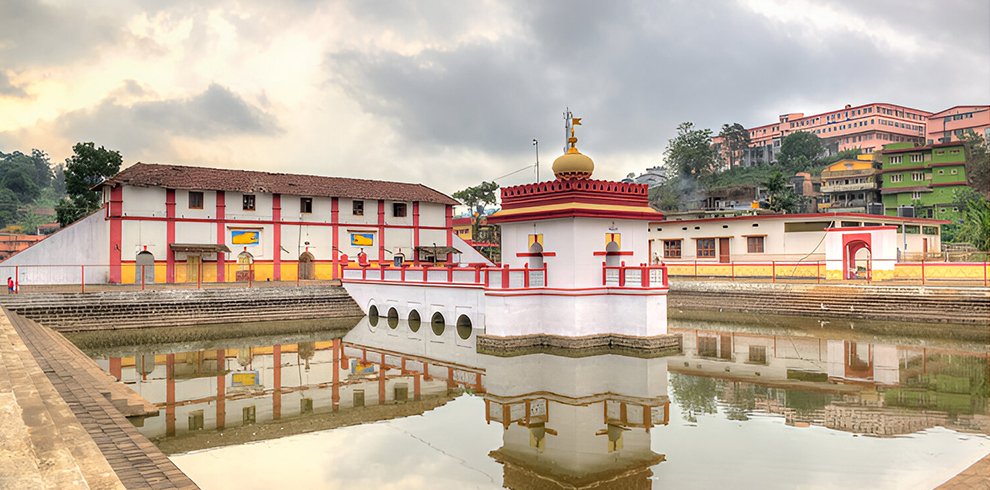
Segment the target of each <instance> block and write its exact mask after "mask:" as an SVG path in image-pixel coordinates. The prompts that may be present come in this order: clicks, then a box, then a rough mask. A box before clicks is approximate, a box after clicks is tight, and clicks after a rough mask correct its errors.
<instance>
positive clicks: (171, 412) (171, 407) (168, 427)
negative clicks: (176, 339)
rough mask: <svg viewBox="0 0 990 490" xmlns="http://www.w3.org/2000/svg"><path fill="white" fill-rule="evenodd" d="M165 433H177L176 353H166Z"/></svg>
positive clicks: (169, 434) (171, 434)
mask: <svg viewBox="0 0 990 490" xmlns="http://www.w3.org/2000/svg"><path fill="white" fill-rule="evenodd" d="M165 435H167V436H174V435H175V354H166V355H165Z"/></svg>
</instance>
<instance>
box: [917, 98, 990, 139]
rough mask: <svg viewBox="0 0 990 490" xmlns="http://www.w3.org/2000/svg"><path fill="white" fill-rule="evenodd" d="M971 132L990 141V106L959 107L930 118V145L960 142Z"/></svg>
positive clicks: (937, 113)
mask: <svg viewBox="0 0 990 490" xmlns="http://www.w3.org/2000/svg"><path fill="white" fill-rule="evenodd" d="M969 132H972V133H973V134H976V135H979V136H982V137H983V139H984V140H986V141H990V105H957V106H955V107H950V108H948V109H946V110H944V111H942V112H936V113H935V114H932V115H931V117H929V118H928V144H933V143H951V142H953V141H960V140H961V139H962V137H963V136H964V135H965V134H966V133H969Z"/></svg>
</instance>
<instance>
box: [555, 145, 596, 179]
mask: <svg viewBox="0 0 990 490" xmlns="http://www.w3.org/2000/svg"><path fill="white" fill-rule="evenodd" d="M594 171H595V162H593V161H592V160H591V158H588V156H587V155H585V154H583V153H581V152H579V151H578V150H577V148H575V147H574V146H573V143H572V145H571V147H570V148H568V149H567V153H564V154H563V155H561V156H559V157H557V159H556V160H554V161H553V174H554V175H555V176H556V177H557V179H558V180H570V179H587V178H590V177H591V173H592V172H594Z"/></svg>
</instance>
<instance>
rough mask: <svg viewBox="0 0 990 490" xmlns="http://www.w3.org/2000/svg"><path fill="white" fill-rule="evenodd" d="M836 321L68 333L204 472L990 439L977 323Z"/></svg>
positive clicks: (805, 474) (798, 468) (839, 481)
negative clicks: (139, 341) (651, 340)
mask: <svg viewBox="0 0 990 490" xmlns="http://www.w3.org/2000/svg"><path fill="white" fill-rule="evenodd" d="M795 322H797V320H795ZM785 323H786V322H785ZM844 324H848V325H844V328H843V329H841V330H840V329H830V328H829V327H828V326H826V325H824V324H819V325H813V326H811V327H807V326H804V327H802V328H792V327H791V326H788V325H781V324H780V323H779V322H767V323H764V324H762V325H757V324H733V323H725V322H710V321H691V320H672V321H671V328H670V331H671V332H672V333H679V334H681V335H682V336H683V352H682V353H681V354H680V355H675V356H667V357H660V358H653V359H643V358H636V357H629V356H620V355H599V356H591V357H567V356H564V355H555V354H531V355H523V356H515V357H497V356H490V355H483V354H479V353H477V352H476V350H475V344H474V339H475V337H476V334H477V333H479V332H478V331H475V332H474V334H472V335H465V333H464V332H461V334H460V335H458V332H457V331H456V329H455V328H452V327H447V328H446V329H442V328H441V329H434V328H431V326H430V325H424V326H423V328H420V325H419V324H414V325H409V324H408V323H406V322H403V321H388V320H387V319H385V318H382V319H378V320H377V321H371V320H369V319H367V318H366V319H364V320H361V321H360V322H359V323H358V324H357V325H356V326H355V327H354V328H353V329H351V330H349V331H346V332H345V331H339V330H338V331H325V332H311V333H302V334H293V335H283V336H267V337H251V338H244V339H221V340H211V341H203V342H187V343H181V344H180V343H174V344H154V345H151V344H149V345H131V346H124V347H108V348H87V347H85V344H84V343H83V344H82V345H83V347H84V350H85V351H87V352H88V353H89V354H90V355H91V356H93V357H94V358H95V359H97V362H98V363H99V364H100V365H101V366H102V367H104V368H105V369H106V370H107V371H108V372H110V373H111V374H112V375H114V376H115V377H117V378H118V379H121V380H122V381H123V382H125V383H127V384H128V385H130V386H131V387H132V388H133V389H134V390H135V391H137V392H138V393H140V394H141V395H143V396H144V397H145V398H147V399H148V400H149V401H150V402H152V403H154V404H156V405H157V406H159V407H160V409H161V410H160V413H159V415H158V416H157V417H149V418H146V419H143V420H140V421H135V423H136V425H138V429H139V430H140V431H141V432H142V433H143V434H145V435H146V436H147V437H149V438H150V439H151V440H153V441H154V442H155V443H156V444H158V445H159V447H161V448H162V450H163V451H165V452H166V453H168V454H170V456H171V458H172V459H173V461H175V463H176V464H177V465H178V466H179V467H180V468H181V469H182V470H183V471H185V472H186V474H188V475H189V476H190V477H191V478H192V479H193V480H194V481H196V482H197V483H198V484H199V485H201V486H202V487H203V488H208V489H209V488H232V487H234V488H238V489H250V488H281V487H285V486H287V485H288V484H291V485H293V486H297V485H298V486H308V487H310V488H344V487H350V488H355V487H365V488H499V487H508V488H648V487H651V486H652V487H657V488H659V487H663V486H665V487H668V488H713V487H718V486H725V487H729V486H731V487H733V488H739V487H742V488H751V487H759V488H793V487H795V486H799V487H811V488H854V487H856V488H932V487H934V486H937V485H938V484H939V483H942V482H944V481H946V480H947V479H949V478H951V477H952V476H954V475H955V474H957V473H958V472H960V471H962V470H963V469H965V468H966V467H968V466H969V465H971V464H972V463H974V462H975V461H977V460H979V459H980V458H982V457H984V456H985V455H987V454H988V453H990V436H988V434H990V409H988V393H990V355H988V345H987V344H986V343H985V342H966V341H950V340H945V341H930V340H929V341H920V340H916V339H913V338H911V337H896V336H890V335H885V336H878V335H873V334H865V333H857V330H856V329H855V328H853V329H849V328H846V327H848V326H849V325H852V324H849V322H844ZM852 326H853V327H855V325H852ZM465 336H467V337H468V338H466V339H465V338H463V337H465Z"/></svg>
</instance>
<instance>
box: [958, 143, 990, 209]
mask: <svg viewBox="0 0 990 490" xmlns="http://www.w3.org/2000/svg"><path fill="white" fill-rule="evenodd" d="M963 141H964V142H965V144H966V176H967V177H968V178H969V185H970V186H972V187H973V189H975V190H976V192H979V193H981V194H983V195H984V196H988V195H990V152H988V151H987V142H986V141H985V140H984V139H983V137H982V136H980V135H978V134H976V133H974V132H972V131H970V132H967V133H966V135H965V136H964V137H963Z"/></svg>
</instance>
